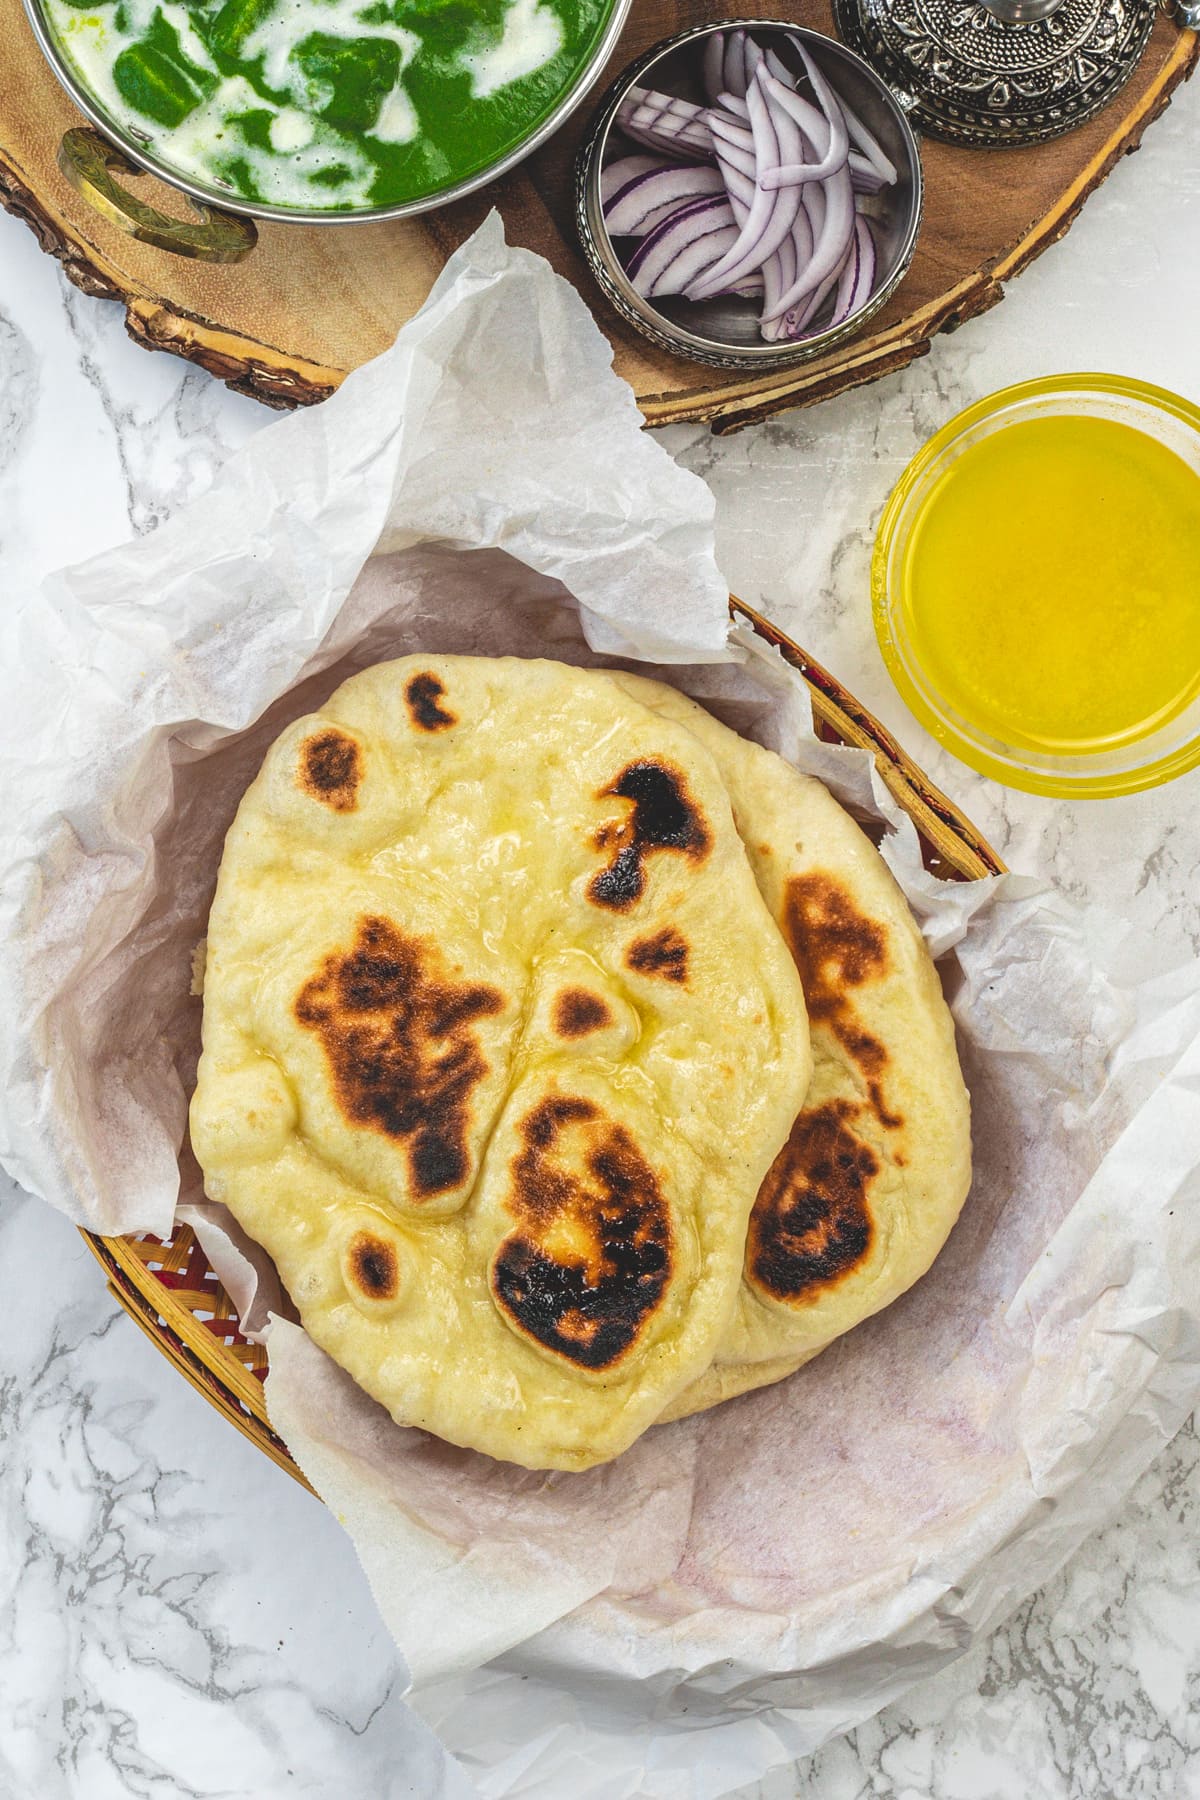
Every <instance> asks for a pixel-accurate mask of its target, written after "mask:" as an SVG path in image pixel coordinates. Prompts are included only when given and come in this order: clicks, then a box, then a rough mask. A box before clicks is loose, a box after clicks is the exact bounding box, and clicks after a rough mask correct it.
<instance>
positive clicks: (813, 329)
mask: <svg viewBox="0 0 1200 1800" xmlns="http://www.w3.org/2000/svg"><path fill="white" fill-rule="evenodd" d="M839 278H840V270H838V269H835V270H834V271H833V273H832V275H827V276H826V277H825V280H824V281H823V282H822V283H821V285H820V287H819V288H817V289H816V290H815V292H814V293H812V294H810V295H809V297H808V299H807V300H805V301H804V302H802V304H801V305H800V306H799V307H792V308H791V309H790V310H789V311H788V312H787V313H786V314H785V315H784V321H783V330H782V332H781V333H780V336H781V337H785V338H788V339H789V340H791V339H794V338H803V337H815V336H816V334H817V332H818V331H823V330H824V329H825V327H824V326H823V325H822V326H817V325H814V324H812V321H813V320H815V319H816V317H817V315H818V314H819V313H820V311H821V308H822V307H823V306H824V304H825V302H826V300H828V298H829V296H830V294H831V293H832V292H833V290H834V288H835V287H836V286H837V284H838V280H839Z"/></svg>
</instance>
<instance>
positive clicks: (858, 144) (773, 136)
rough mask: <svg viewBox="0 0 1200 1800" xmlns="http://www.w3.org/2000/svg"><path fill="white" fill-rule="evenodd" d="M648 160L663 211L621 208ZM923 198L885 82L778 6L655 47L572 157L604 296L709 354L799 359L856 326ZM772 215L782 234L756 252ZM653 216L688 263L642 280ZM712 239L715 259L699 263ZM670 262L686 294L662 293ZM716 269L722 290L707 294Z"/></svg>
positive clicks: (769, 232)
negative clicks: (667, 195)
mask: <svg viewBox="0 0 1200 1800" xmlns="http://www.w3.org/2000/svg"><path fill="white" fill-rule="evenodd" d="M746 58H749V61H746V60H745V59H746ZM731 68H732V70H733V72H732V73H731ZM756 76H757V83H758V84H765V86H762V87H761V91H760V93H755V92H754V91H753V90H754V88H755V86H756V80H755V78H756ZM725 87H730V88H731V91H730V92H722V89H723V88H725ZM768 90H769V92H768ZM764 93H765V94H767V96H768V99H767V104H764V102H763V100H762V98H761V95H762V94H764ZM747 101H750V102H752V103H753V102H757V109H756V110H753V109H752V108H751V107H748V106H747V104H746V102H747ZM847 123H848V144H847V129H846V128H847ZM722 133H727V134H728V136H725V137H723V136H722ZM822 133H824V135H822ZM839 136H840V138H841V143H840V147H839ZM764 143H765V144H766V145H768V146H769V150H768V153H767V154H766V155H765V156H764V148H763V147H764ZM839 148H840V155H839ZM634 159H640V162H635V160H634ZM660 164H661V167H660ZM689 169H690V171H691V175H690V180H691V182H692V184H693V186H694V188H695V190H696V197H695V198H693V197H692V195H691V192H690V191H689V189H688V186H687V179H688V175H687V172H688V170H689ZM645 171H649V173H650V175H651V177H652V178H653V181H654V182H662V180H663V177H664V175H665V177H666V186H667V188H668V189H669V190H672V191H677V192H678V193H679V194H680V196H681V199H680V203H679V204H678V205H677V206H676V207H675V209H674V215H673V216H672V217H670V218H668V216H667V215H668V211H669V209H668V207H666V206H659V207H657V208H656V209H654V210H651V211H648V212H646V213H645V214H644V216H642V217H637V218H631V216H630V212H631V198H630V197H632V196H635V195H636V194H637V191H638V184H639V183H641V182H642V181H643V176H644V172H645ZM626 172H628V175H629V177H630V178H631V179H630V180H626ZM622 184H624V185H622ZM852 189H853V202H852V206H853V216H852V217H851V215H850V213H849V212H848V211H847V213H846V216H845V218H843V217H842V209H844V208H849V207H850V205H851V201H850V195H851V191H852ZM643 191H650V190H645V189H644V190H643ZM620 194H624V195H625V196H627V197H626V199H625V200H624V201H623V203H622V209H621V210H620V211H618V210H617V208H616V198H617V196H618V195H620ZM922 201H923V181H922V174H921V156H920V150H919V148H918V145H917V140H916V137H915V135H914V133H913V130H912V127H911V126H910V125H909V123H908V120H907V119H906V118H905V115H904V111H903V109H902V107H901V106H900V103H899V101H898V100H897V99H896V97H895V96H894V95H893V94H892V92H891V90H890V89H889V88H888V87H887V86H886V85H885V84H884V83H883V82H882V81H881V80H880V79H879V77H878V76H877V75H876V74H875V72H874V71H873V70H872V69H871V68H870V67H869V65H868V64H867V63H866V62H864V61H863V59H862V58H861V57H860V56H858V55H856V54H855V52H854V51H852V50H848V49H847V48H846V47H845V46H844V45H843V44H840V43H838V42H837V41H836V40H834V39H832V38H829V37H825V36H824V35H822V34H821V33H820V32H816V31H810V30H808V29H807V28H805V27H803V26H797V25H789V24H788V23H786V22H785V21H783V20H776V19H742V20H737V19H727V20H724V21H722V22H720V23H718V24H714V25H705V26H700V27H697V28H696V29H694V30H691V31H685V32H681V33H680V34H679V35H678V36H676V37H672V38H668V39H665V40H664V41H663V42H662V43H659V44H656V45H655V46H654V48H653V49H652V50H650V51H648V52H647V53H646V55H644V56H642V57H641V58H639V60H638V61H637V62H635V63H634V64H633V65H632V67H630V68H629V69H627V70H626V71H625V72H624V73H623V74H622V75H621V76H620V77H619V78H618V80H617V81H616V82H615V83H614V84H613V86H612V87H611V88H610V89H609V91H608V93H607V94H606V95H605V97H604V100H603V101H602V103H601V106H600V109H599V112H598V114H597V117H596V121H595V124H594V126H593V128H592V130H591V132H590V134H589V136H588V138H587V140H586V142H585V144H584V146H583V149H582V151H581V153H580V157H579V162H578V165H577V169H576V223H577V226H578V229H579V235H580V239H581V242H582V244H583V249H584V252H585V254H586V256H587V260H588V263H589V265H590V267H591V270H592V273H593V275H594V276H595V278H596V280H597V282H598V283H599V285H600V287H601V289H602V290H603V292H604V294H605V296H606V297H607V299H608V300H609V301H610V302H611V303H612V305H613V306H614V307H615V308H616V309H617V311H618V312H619V313H620V314H621V315H622V317H623V318H625V319H626V320H627V321H628V323H629V324H630V325H632V326H634V327H635V328H636V329H637V330H638V331H640V332H641V333H642V334H643V336H645V337H648V338H650V339H651V340H652V341H653V342H654V343H656V344H657V345H658V346H659V347H660V348H661V349H664V350H667V351H670V352H672V353H673V354H675V355H677V356H686V357H688V358H690V359H691V360H693V361H696V362H703V363H709V364H711V365H714V366H716V367H718V368H730V369H762V368H764V367H770V368H779V367H788V366H790V365H793V364H797V363H802V362H807V361H810V360H811V359H813V358H816V357H819V356H822V355H824V354H825V353H826V352H827V351H828V350H830V349H832V348H833V347H834V345H836V344H840V343H842V342H843V341H844V340H845V339H847V338H849V337H852V336H853V335H854V334H855V333H856V332H858V331H859V330H861V329H862V327H863V326H864V325H865V324H866V323H867V321H868V320H869V319H871V318H872V317H873V316H874V315H875V314H876V313H877V312H878V311H879V310H880V308H881V307H882V306H883V305H884V304H885V303H886V302H887V300H888V299H889V298H890V297H891V295H892V294H893V293H894V292H895V290H896V288H897V287H898V286H899V284H900V282H901V281H902V280H903V279H904V276H905V274H906V273H907V271H908V268H909V265H910V264H911V262H912V258H913V253H914V250H915V248H916V242H917V234H918V231H919V229H920V223H921V210H922ZM835 218H836V229H834V225H835ZM785 219H787V220H790V221H791V223H789V224H788V228H787V233H786V241H783V242H782V243H781V246H780V247H779V248H777V249H774V250H771V251H770V254H769V257H768V258H767V259H766V262H765V263H761V264H760V263H756V262H755V257H756V255H757V254H758V253H759V252H761V251H762V250H763V249H764V248H768V247H769V246H771V245H772V244H773V243H774V242H775V240H776V238H779V237H780V234H781V233H782V232H783V226H784V222H785ZM631 224H632V225H633V226H634V227H635V230H634V232H633V233H632V234H631V233H630V232H628V231H627V230H626V229H625V228H626V227H628V226H630V225H631ZM664 225H665V227H666V230H667V231H670V232H674V233H675V234H676V237H677V238H678V239H681V240H687V241H685V242H684V254H683V260H682V261H680V260H676V261H673V262H672V264H671V270H672V273H671V276H670V277H669V278H662V277H660V278H659V279H658V281H657V282H655V281H647V279H646V275H647V271H648V270H649V269H650V267H651V263H650V260H649V259H650V258H652V257H654V256H655V255H657V256H658V259H659V262H660V263H661V261H662V259H663V257H664V256H665V255H670V254H671V248H672V246H671V244H670V243H669V242H668V241H667V240H665V239H664V235H663V227H664ZM710 231H711V232H712V233H713V235H711V236H708V237H706V238H705V240H704V243H703V244H701V243H699V242H698V241H697V240H696V238H695V236H694V235H693V236H692V237H691V238H688V234H689V233H690V234H696V233H699V232H710ZM756 232H757V234H758V235H757V238H756V235H755V234H756ZM654 233H657V234H658V235H657V237H653V236H652V234H654ZM851 234H857V235H856V236H855V235H851ZM647 239H649V240H650V241H649V242H648V241H647ZM756 244H757V246H758V248H757V250H756V248H755V245H756ZM858 245H861V246H862V255H861V257H860V255H859V250H858V248H857V246H858ZM656 246H659V248H657V249H656ZM706 246H707V248H706ZM713 247H720V249H721V251H722V256H721V258H720V259H718V260H716V261H715V262H714V261H711V260H710V262H709V264H708V266H707V268H705V267H704V266H702V258H703V257H704V256H705V255H706V254H708V255H709V256H710V257H711V254H712V248H713ZM785 252H786V258H787V260H786V265H785V266H783V268H782V273H781V272H780V270H781V264H783V259H784V253H785ZM698 263H700V264H701V266H700V267H699V268H698V270H697V264H698ZM680 270H685V271H687V272H688V274H689V275H690V280H689V281H688V283H687V288H688V289H689V290H690V291H683V292H680V291H676V292H670V291H664V289H669V288H670V287H671V286H672V285H674V286H675V287H676V288H678V287H679V286H680V284H681V282H682V276H681V275H680V274H679V271H680ZM723 272H724V275H725V287H724V291H719V292H714V291H711V290H712V289H713V288H715V287H719V286H721V277H722V273H723ZM806 273H807V274H808V275H811V280H808V282H807V286H806ZM764 280H765V282H766V294H765V298H764V285H763V284H764ZM706 286H707V287H708V289H709V290H710V291H709V292H705V288H706ZM791 294H795V295H798V296H799V298H798V299H797V300H796V302H795V303H794V304H793V305H792V306H791V307H790V308H789V307H786V306H785V307H783V308H782V311H780V302H781V301H786V300H787V299H788V297H789V295H791ZM773 313H774V315H775V316H774V317H772V316H771V315H772V314H773Z"/></svg>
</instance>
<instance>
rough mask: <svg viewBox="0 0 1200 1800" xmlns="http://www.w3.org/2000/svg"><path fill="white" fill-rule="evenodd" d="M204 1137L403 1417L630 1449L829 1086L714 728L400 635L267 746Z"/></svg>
mask: <svg viewBox="0 0 1200 1800" xmlns="http://www.w3.org/2000/svg"><path fill="white" fill-rule="evenodd" d="M203 1041H204V1049H203V1055H202V1057H201V1061H200V1069H199V1075H198V1081H197V1087H196V1093H195V1097H194V1099H193V1103H192V1112H191V1131H192V1142H193V1145H194V1148H195V1151H196V1154H197V1156H198V1158H199V1161H200V1163H201V1166H202V1168H203V1170H204V1174H205V1185H206V1189H207V1191H208V1193H209V1194H210V1195H211V1196H212V1198H214V1199H217V1200H221V1201H224V1202H225V1204H226V1205H227V1206H228V1207H229V1208H230V1210H231V1211H232V1212H233V1214H234V1216H235V1217H236V1218H237V1219H238V1220H239V1222H240V1223H241V1224H242V1225H243V1226H244V1227H245V1229H246V1230H247V1231H248V1232H249V1233H250V1234H251V1236H252V1237H254V1238H255V1239H256V1240H257V1241H258V1242H259V1243H261V1244H263V1245H264V1246H265V1248H266V1249H267V1250H268V1251H269V1253H270V1254H271V1256H272V1257H273V1258H274V1260H275V1262H276V1264H277V1266H278V1268H279V1272H280V1274H281V1276H282V1278H283V1281H284V1283H285V1285H286V1287H287V1289H288V1291H289V1293H290V1294H291V1296H292V1298H293V1300H294V1301H295V1303H296V1306H297V1307H298V1309H299V1312H300V1316H301V1318H302V1320H303V1322H304V1325H305V1327H306V1329H307V1330H308V1332H309V1333H310V1335H311V1336H312V1337H313V1339H314V1340H315V1342H316V1343H318V1344H319V1345H320V1346H321V1347H322V1348H324V1349H325V1350H326V1351H328V1352H329V1354H330V1355H331V1356H333V1357H334V1358H335V1359H336V1360H337V1361H338V1362H339V1363H340V1364H341V1365H342V1366H343V1367H344V1368H346V1369H347V1370H348V1371H349V1372H350V1374H351V1375H352V1376H353V1377H354V1378H355V1380H357V1381H358V1382H359V1383H360V1385H361V1386H362V1387H363V1388H365V1389H366V1390H367V1392H368V1393H370V1394H372V1395H374V1397H375V1398H376V1399H377V1400H379V1401H381V1402H382V1403H383V1405H384V1406H386V1407H387V1408H388V1410H389V1411H390V1412H391V1414H392V1416H393V1417H394V1418H395V1419H396V1420H398V1421H399V1422H400V1423H401V1424H405V1425H415V1426H420V1427H423V1428H424V1429H426V1430H429V1431H432V1432H434V1433H436V1434H437V1435H438V1436H440V1437H442V1438H446V1439H448V1440H449V1441H450V1442H452V1443H456V1444H461V1445H466V1446H470V1447H473V1448H475V1449H478V1450H483V1451H486V1452H487V1453H488V1454H490V1455H492V1456H496V1457H501V1458H505V1459H507V1460H510V1461H513V1462H518V1463H522V1464H524V1465H526V1466H527V1467H530V1468H563V1469H581V1468H586V1467H588V1466H590V1465H591V1464H593V1463H597V1462H601V1461H604V1460H606V1459H608V1458H610V1457H613V1456H615V1455H617V1454H618V1453H619V1452H620V1451H621V1450H623V1449H625V1448H626V1447H627V1446H628V1445H629V1444H630V1443H632V1442H633V1440H634V1439H635V1438H636V1437H637V1436H638V1435H639V1434H640V1432H642V1431H643V1430H645V1428H646V1427H647V1426H648V1425H650V1424H651V1423H653V1421H654V1420H655V1419H656V1418H657V1417H658V1416H659V1415H660V1414H661V1412H662V1411H663V1409H664V1407H666V1406H668V1405H669V1404H670V1403H671V1401H672V1400H673V1399H674V1398H675V1397H676V1396H677V1395H679V1394H680V1393H682V1391H683V1390H684V1389H685V1388H687V1387H689V1386H690V1384H692V1383H693V1382H694V1381H696V1380H697V1379H698V1378H699V1377H700V1376H701V1375H702V1373H703V1371H704V1370H705V1369H706V1367H707V1366H708V1365H709V1364H710V1363H711V1361H712V1358H713V1354H714V1351H715V1350H716V1347H717V1342H718V1339H719V1338H720V1336H721V1334H722V1332H724V1330H725V1329H726V1327H727V1325H728V1324H729V1321H730V1317H731V1314H732V1310H733V1307H734V1303H735V1300H736V1297H737V1292H738V1286H739V1281H740V1277H741V1265H742V1254H743V1247H744V1243H745V1236H746V1227H747V1220H748V1217H749V1213H750V1208H751V1205H752V1204H753V1202H754V1198H755V1195H756V1194H757V1193H758V1190H759V1187H760V1185H761V1182H762V1180H763V1177H764V1175H765V1174H766V1171H767V1169H768V1168H769V1167H770V1165H771V1163H772V1162H773V1160H774V1158H775V1156H776V1154H777V1153H778V1151H779V1150H780V1147H781V1146H782V1144H783V1143H784V1140H785V1139H786V1136H787V1132H788V1129H789V1127H790V1125H791V1122H792V1120H793V1118H794V1117H795V1114H796V1111H797V1109H798V1108H799V1106H800V1104H801V1102H802V1100H803V1097H804V1094H805V1092H806V1090H807V1087H808V1082H809V1078H810V1073H811V1054H810V1048H809V1037H808V1028H807V1023H806V1017H805V1009H804V1000H803V994H802V990H801V986H800V982H799V979H798V977H797V974H796V970H795V967H794V964H793V961H792V958H791V957H790V955H789V954H788V950H787V946H786V945H785V944H784V942H783V940H782V938H781V936H780V934H779V931H778V929H777V927H776V925H775V923H774V921H773V920H772V918H771V916H770V914H769V912H768V910H767V907H766V905H765V904H764V902H763V899H762V897H761V895H760V893H759V891H758V887H757V885H756V882H755V879H754V876H753V874H752V872H751V868H750V864H749V861H748V859H747V857H746V854H745V851H744V849H743V847H742V843H741V840H740V839H739V837H738V834H737V831H736V829H735V826H734V822H733V816H732V813H731V811H730V806H729V801H728V798H727V796H726V793H725V789H724V787H723V785H722V782H721V779H720V776H719V775H718V772H717V769H716V766H715V764H714V762H713V760H712V758H711V757H710V756H709V754H708V752H707V751H706V750H705V749H704V747H703V746H702V745H701V744H700V742H699V741H698V739H697V737H696V736H695V735H694V733H693V732H691V731H689V730H687V729H686V728H685V727H683V726H681V725H679V724H676V723H674V722H673V721H672V720H670V719H668V718H665V717H663V716H662V715H660V714H659V713H657V712H654V711H651V710H650V709H648V708H647V707H646V706H645V705H644V704H643V702H642V701H640V700H635V699H634V698H632V697H631V696H630V695H629V694H628V693H626V692H624V691H622V689H621V688H620V687H618V686H617V684H616V683H615V681H614V680H613V679H612V678H611V677H610V676H607V675H604V674H601V673H589V672H585V671H581V670H578V669H572V668H567V667H565V666H563V665H561V664H557V663H550V662H526V661H520V660H517V659H512V658H507V659H473V658H468V657H447V656H433V657H409V658H405V659H403V660H402V661H399V662H394V663H388V664H384V665H380V666H378V667H376V668H373V669H370V670H368V671H367V672H366V673H364V674H362V675H358V676H356V677H355V678H354V679H353V680H351V681H348V682H347V683H346V684H345V685H344V686H343V687H341V688H339V689H338V691H337V693H335V694H334V695H333V697H332V698H331V699H330V700H329V702H328V703H327V704H326V706H325V707H324V708H323V710H322V712H321V713H320V714H319V715H317V716H313V717H309V718H306V719H302V720H300V721H299V722H298V723H296V724H294V725H292V726H291V727H289V729H288V730H287V731H285V732H284V733H283V735H282V737H281V738H280V739H279V740H278V741H277V743H276V744H275V745H274V747H273V748H272V750H271V751H270V752H269V754H268V756H267V758H266V761H265V763H264V765H263V768H262V771H261V773H260V774H259V776H258V778H257V780H256V781H255V782H254V783H253V785H252V786H251V787H250V789H249V790H248V792H247V794H246V795H245V797H244V799H243V801H242V804H241V807H240V809H239V811H238V815H237V818H236V820H235V822H234V824H233V826H232V828H231V830H230V832H229V836H228V838H227V840H226V844H225V852H224V857H223V860H222V864H221V871H220V877H219V880H218V884H217V892H216V897H215V899H214V902H213V906H212V913H211V918H210V923H209V932H208V948H207V962H206V971H205V981H204V1033H203Z"/></svg>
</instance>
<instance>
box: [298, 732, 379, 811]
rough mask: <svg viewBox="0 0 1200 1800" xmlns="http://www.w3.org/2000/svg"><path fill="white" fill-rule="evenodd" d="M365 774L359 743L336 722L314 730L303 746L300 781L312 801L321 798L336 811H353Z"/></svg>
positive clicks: (299, 773)
mask: <svg viewBox="0 0 1200 1800" xmlns="http://www.w3.org/2000/svg"><path fill="white" fill-rule="evenodd" d="M362 775H363V755H362V750H361V748H360V747H359V745H358V744H357V743H356V742H355V740H354V739H353V738H352V737H348V736H347V735H346V733H345V732H344V731H338V730H336V729H335V728H334V727H333V726H332V725H331V726H329V727H328V729H327V730H325V731H317V732H314V733H313V735H312V737H310V738H305V740H304V742H303V743H302V744H301V746H300V762H299V767H298V768H297V771H296V780H297V782H298V784H299V786H300V787H301V788H302V789H303V791H304V792H305V793H306V794H307V795H308V797H309V799H310V800H320V801H322V802H323V803H324V804H325V805H326V806H331V807H332V808H333V810H334V812H353V811H354V809H355V807H356V806H357V805H358V788H359V783H360V782H361V781H362Z"/></svg>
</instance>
